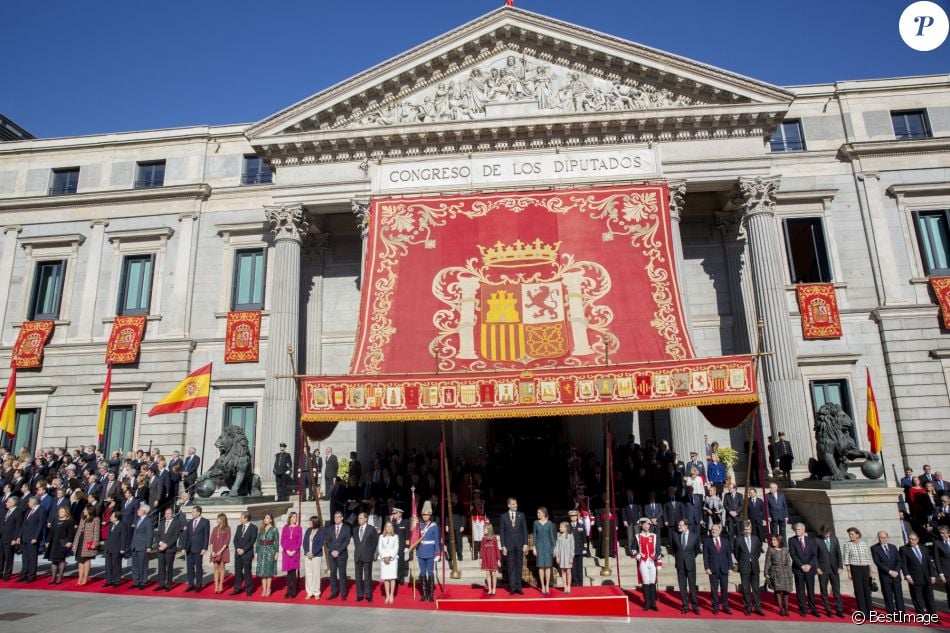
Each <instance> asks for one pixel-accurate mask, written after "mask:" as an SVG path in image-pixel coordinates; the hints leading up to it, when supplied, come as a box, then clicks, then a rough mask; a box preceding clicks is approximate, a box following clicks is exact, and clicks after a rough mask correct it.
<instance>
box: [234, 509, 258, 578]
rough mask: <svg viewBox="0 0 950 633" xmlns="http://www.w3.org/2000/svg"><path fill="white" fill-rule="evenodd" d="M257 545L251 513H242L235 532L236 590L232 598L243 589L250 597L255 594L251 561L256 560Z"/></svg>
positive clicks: (255, 530) (255, 528) (255, 529)
mask: <svg viewBox="0 0 950 633" xmlns="http://www.w3.org/2000/svg"><path fill="white" fill-rule="evenodd" d="M255 543H257V526H256V525H254V524H253V523H251V514H250V513H249V512H242V513H241V524H240V525H238V526H237V528H235V530H234V590H233V591H232V592H231V595H232V596H236V595H238V594H239V593H241V589H242V587H243V589H244V591H245V592H246V594H247V595H248V596H250V595H251V593H253V592H254V579H253V578H252V577H251V561H252V560H254V544H255Z"/></svg>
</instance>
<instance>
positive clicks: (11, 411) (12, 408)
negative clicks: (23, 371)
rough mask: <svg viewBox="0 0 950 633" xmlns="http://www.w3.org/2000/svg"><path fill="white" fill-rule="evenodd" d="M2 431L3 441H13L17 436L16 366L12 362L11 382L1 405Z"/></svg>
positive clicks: (0, 419)
mask: <svg viewBox="0 0 950 633" xmlns="http://www.w3.org/2000/svg"><path fill="white" fill-rule="evenodd" d="M0 431H2V432H3V433H2V434H0V435H2V437H3V439H12V438H13V437H14V436H15V435H16V365H15V364H14V362H13V361H12V360H11V361H10V381H9V382H8V383H7V390H6V391H5V392H4V393H3V404H0Z"/></svg>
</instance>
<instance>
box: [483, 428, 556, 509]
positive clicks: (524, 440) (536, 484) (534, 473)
mask: <svg viewBox="0 0 950 633" xmlns="http://www.w3.org/2000/svg"><path fill="white" fill-rule="evenodd" d="M489 429H490V430H489V439H490V445H491V446H493V447H495V448H494V451H493V453H494V454H495V455H496V456H497V455H498V452H499V449H500V453H501V455H502V456H503V462H504V463H503V466H502V467H501V469H500V470H501V472H500V473H499V474H500V475H501V481H500V482H497V483H498V485H497V488H496V490H495V499H492V505H493V506H495V505H497V504H501V505H502V507H501V508H498V509H499V510H500V509H503V504H504V503H505V499H506V498H507V497H509V496H513V497H516V498H517V499H518V505H519V509H521V510H522V511H523V512H525V514H526V516H527V517H528V521H529V524H530V523H531V522H532V521H533V520H534V512H535V510H536V509H537V508H538V506H546V507H547V508H548V510H549V512H551V513H552V514H553V513H555V512H559V511H561V510H565V509H566V508H568V507H569V506H570V504H571V501H570V497H569V495H568V481H569V470H568V455H567V452H566V446H567V445H566V442H565V440H564V420H563V419H562V418H561V417H560V416H555V417H545V418H520V419H506V420H493V421H492V424H491V425H490V426H489Z"/></svg>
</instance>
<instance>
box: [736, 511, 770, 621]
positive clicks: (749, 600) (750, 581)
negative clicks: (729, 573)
mask: <svg viewBox="0 0 950 633" xmlns="http://www.w3.org/2000/svg"><path fill="white" fill-rule="evenodd" d="M734 552H735V557H736V562H737V563H738V564H739V579H740V581H741V583H742V602H743V605H744V606H745V614H746V615H749V614H750V613H752V611H755V613H756V615H765V614H764V613H762V600H761V597H760V595H759V572H760V571H761V566H760V565H759V558H760V557H761V556H762V541H760V540H759V538H758V537H757V536H756V535H755V534H753V533H752V522H751V521H744V522H743V524H742V534H740V535H739V536H737V537H736V541H735V548H734Z"/></svg>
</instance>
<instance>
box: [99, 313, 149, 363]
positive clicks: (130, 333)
mask: <svg viewBox="0 0 950 633" xmlns="http://www.w3.org/2000/svg"><path fill="white" fill-rule="evenodd" d="M144 334H145V315H141V316H117V317H116V318H115V322H114V323H113V324H112V334H111V335H110V336H109V345H108V346H107V347H106V364H107V365H128V364H130V363H134V362H135V361H136V359H138V356H139V346H140V345H141V343H142V336H144Z"/></svg>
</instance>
